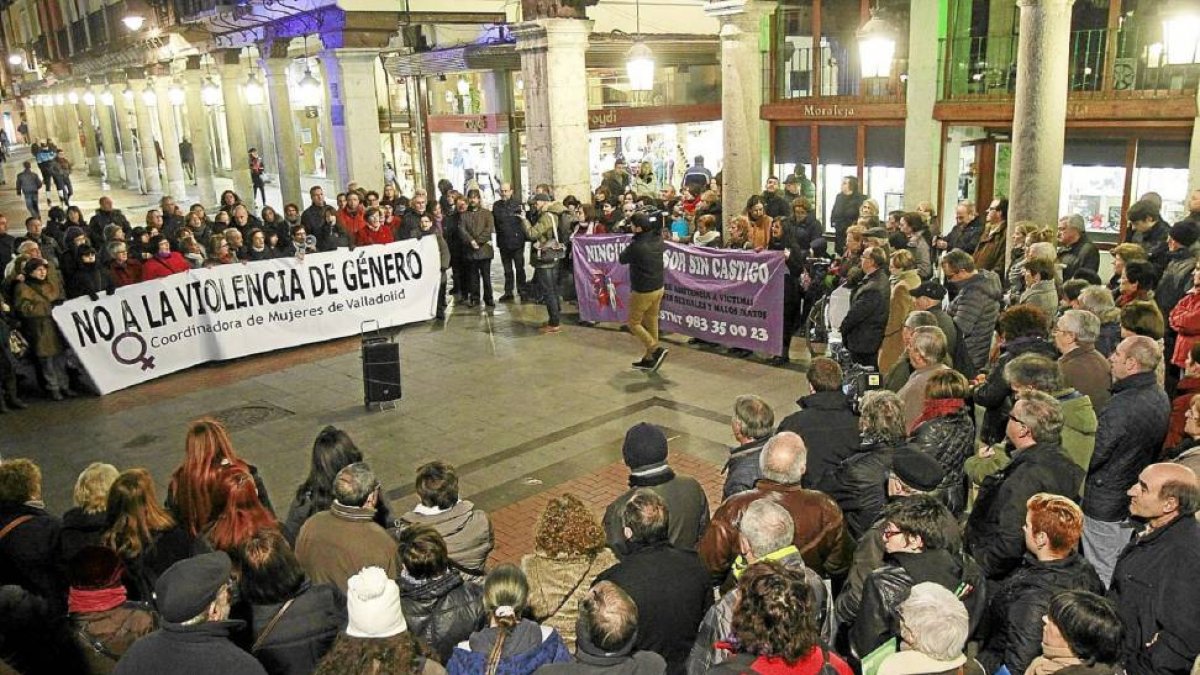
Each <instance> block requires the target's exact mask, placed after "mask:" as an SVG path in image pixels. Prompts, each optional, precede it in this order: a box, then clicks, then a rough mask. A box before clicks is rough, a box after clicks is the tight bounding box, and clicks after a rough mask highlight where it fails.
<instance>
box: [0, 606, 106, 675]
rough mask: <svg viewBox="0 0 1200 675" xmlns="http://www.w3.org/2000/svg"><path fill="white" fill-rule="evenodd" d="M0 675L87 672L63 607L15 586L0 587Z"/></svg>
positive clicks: (57, 674)
mask: <svg viewBox="0 0 1200 675" xmlns="http://www.w3.org/2000/svg"><path fill="white" fill-rule="evenodd" d="M0 653H2V654H3V655H4V656H3V660H0V673H5V674H6V675H8V674H17V675H20V674H24V675H60V674H62V675H65V674H66V673H87V672H88V666H89V665H90V664H89V660H88V658H87V655H86V654H85V653H84V650H83V649H82V648H81V647H80V645H79V638H78V636H76V635H75V631H74V628H73V626H72V625H71V622H70V621H69V620H68V618H67V616H66V606H65V605H51V603H48V602H47V601H46V600H45V599H44V598H42V597H41V596H39V595H36V594H34V593H30V592H29V591H27V590H25V589H24V588H21V587H20V586H16V585H3V586H0Z"/></svg>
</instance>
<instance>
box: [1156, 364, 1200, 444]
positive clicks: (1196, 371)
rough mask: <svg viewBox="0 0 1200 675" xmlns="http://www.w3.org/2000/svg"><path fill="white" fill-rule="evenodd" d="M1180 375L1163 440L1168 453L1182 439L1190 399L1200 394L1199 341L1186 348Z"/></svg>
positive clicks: (1190, 406) (1190, 403) (1189, 408)
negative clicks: (1185, 356)
mask: <svg viewBox="0 0 1200 675" xmlns="http://www.w3.org/2000/svg"><path fill="white" fill-rule="evenodd" d="M1180 375H1181V377H1180V379H1179V383H1178V384H1176V385H1175V398H1174V399H1173V400H1172V401H1171V424H1170V426H1169V427H1168V428H1167V437H1166V439H1165V440H1163V450H1166V451H1168V453H1169V451H1170V450H1171V449H1172V448H1174V447H1176V446H1177V445H1179V442H1180V441H1182V440H1184V436H1185V434H1186V432H1185V427H1186V426H1187V423H1188V420H1189V419H1190V418H1189V417H1188V415H1189V414H1190V411H1191V409H1192V399H1193V398H1194V397H1195V396H1196V394H1200V342H1197V343H1194V344H1193V345H1192V348H1191V349H1189V350H1188V355H1187V358H1186V359H1185V360H1184V363H1183V372H1182V373H1180Z"/></svg>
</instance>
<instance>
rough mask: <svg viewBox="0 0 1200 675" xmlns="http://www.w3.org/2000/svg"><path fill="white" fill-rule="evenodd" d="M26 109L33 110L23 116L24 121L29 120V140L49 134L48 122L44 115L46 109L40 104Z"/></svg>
mask: <svg viewBox="0 0 1200 675" xmlns="http://www.w3.org/2000/svg"><path fill="white" fill-rule="evenodd" d="M28 110H32V111H33V114H31V115H27V116H26V118H25V119H26V121H28V122H29V136H30V140H33V139H42V138H46V137H47V136H49V135H50V134H49V131H50V123H49V122H47V121H46V118H47V117H48V116H47V115H46V109H45V108H44V107H42V106H40V105H35V106H32V107H31V108H28ZM31 145H32V143H31Z"/></svg>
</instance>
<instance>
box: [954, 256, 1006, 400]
mask: <svg viewBox="0 0 1200 675" xmlns="http://www.w3.org/2000/svg"><path fill="white" fill-rule="evenodd" d="M942 273H943V274H944V275H945V277H946V283H947V285H950V286H953V287H954V288H955V289H957V291H958V294H957V295H955V296H954V300H952V301H951V302H950V309H949V310H948V311H947V314H949V315H950V317H951V318H952V319H954V325H955V326H956V327H957V328H958V335H959V340H962V341H963V343H964V346H965V353H966V356H967V357H968V358H969V359H970V361H971V362H970V363H957V362H956V363H955V366H956V367H957V368H958V370H959V371H960V372H961V373H962V374H963V375H966V376H967V379H971V378H974V377H975V375H976V374H977V373H979V372H980V371H982V370H983V369H984V368H986V367H987V364H988V355H989V354H990V353H991V350H992V335H993V334H994V333H995V332H996V319H997V318H998V317H999V316H1000V298H1001V297H1002V296H1003V294H1004V292H1003V290H1002V289H1001V287H1000V277H998V276H996V275H995V274H994V273H992V272H989V271H987V270H976V269H975V260H974V259H973V258H972V257H971V256H970V255H968V254H967V253H966V252H965V251H963V250H961V249H954V250H952V251H950V252H949V253H947V254H946V255H945V256H943V257H942Z"/></svg>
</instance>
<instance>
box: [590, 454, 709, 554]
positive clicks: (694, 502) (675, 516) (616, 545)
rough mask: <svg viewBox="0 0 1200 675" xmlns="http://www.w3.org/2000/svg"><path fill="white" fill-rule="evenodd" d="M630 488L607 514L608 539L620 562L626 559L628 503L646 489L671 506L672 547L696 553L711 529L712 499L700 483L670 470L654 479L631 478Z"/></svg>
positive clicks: (605, 530)
mask: <svg viewBox="0 0 1200 675" xmlns="http://www.w3.org/2000/svg"><path fill="white" fill-rule="evenodd" d="M629 484H630V486H631V487H630V489H629V490H628V491H627V492H625V494H623V495H621V496H620V497H617V498H616V499H615V500H613V503H611V504H609V505H608V508H606V509H605V510H604V521H603V524H604V536H605V539H606V540H607V541H608V545H609V546H611V547H612V549H613V551H615V552H616V554H617V557H618V558H621V557H624V554H625V550H626V545H627V542H626V539H625V533H624V529H625V526H624V525H623V524H622V521H621V512H622V511H624V509H625V503H626V502H628V501H629V500H630V499H632V498H633V493H634V492H636V491H637V490H638V489H639V488H643V487H645V488H649V489H650V490H653V491H654V492H655V493H657V494H658V496H659V497H662V498H663V501H665V502H666V503H667V510H668V511H669V512H670V513H671V514H672V515H671V517H670V518H669V519H668V522H667V539H668V540H670V542H671V545H672V546H674V547H675V548H677V549H680V550H683V551H694V550H696V542H698V541H699V540H700V535H701V534H702V533H704V532H705V530H706V529H707V528H708V496H707V495H705V494H704V488H703V487H701V486H700V483H699V481H697V480H696V479H695V478H692V477H690V476H679V475H676V474H675V472H674V471H671V470H670V469H668V470H667V472H666V473H664V474H656V475H655V477H654V478H653V479H639V478H638V477H634V476H631V477H630V481H629Z"/></svg>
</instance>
